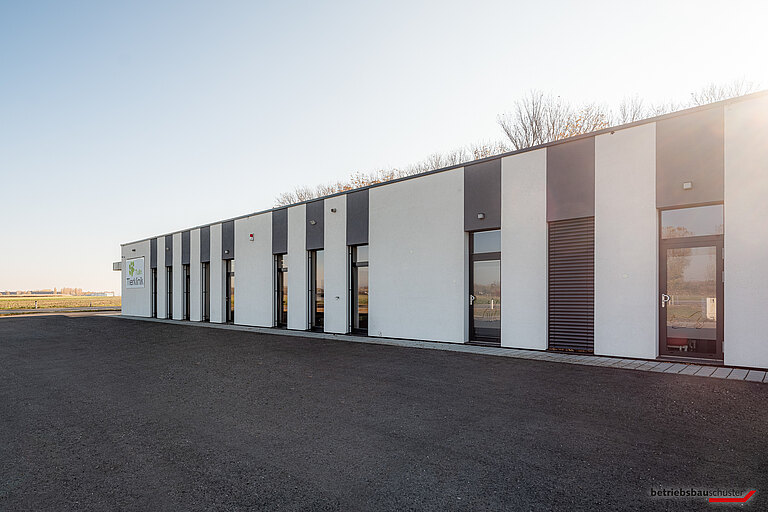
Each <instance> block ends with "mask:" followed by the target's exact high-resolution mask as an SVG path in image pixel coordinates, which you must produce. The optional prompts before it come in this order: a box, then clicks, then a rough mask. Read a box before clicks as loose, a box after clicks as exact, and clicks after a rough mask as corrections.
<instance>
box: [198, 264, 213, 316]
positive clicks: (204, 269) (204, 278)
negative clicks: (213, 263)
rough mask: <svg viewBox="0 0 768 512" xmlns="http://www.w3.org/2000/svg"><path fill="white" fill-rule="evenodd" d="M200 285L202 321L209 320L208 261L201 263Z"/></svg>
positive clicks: (209, 286) (209, 285)
mask: <svg viewBox="0 0 768 512" xmlns="http://www.w3.org/2000/svg"><path fill="white" fill-rule="evenodd" d="M201 274H202V275H201V279H200V287H201V289H202V302H203V322H210V321H211V294H210V293H209V291H208V290H210V288H211V272H210V266H209V264H208V263H203V264H202V265H201Z"/></svg>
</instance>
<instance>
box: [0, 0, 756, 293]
mask: <svg viewBox="0 0 768 512" xmlns="http://www.w3.org/2000/svg"><path fill="white" fill-rule="evenodd" d="M766 20H768V2H760V1H756V2H741V1H732V2H727V3H725V4H724V3H722V2H711V3H708V2H704V1H696V2H682V1H680V2H677V1H671V0H667V1H663V2H653V1H646V2H639V3H638V2H632V3H629V2H616V1H610V2H599V1H593V2H546V1H538V2H525V3H522V2H509V1H500V2H483V1H473V2H466V1H462V2H453V1H446V0H443V1H435V2H419V1H415V0H409V1H402V2H401V1H398V0H394V1H393V0H390V1H387V2H373V1H371V2H292V1H280V2H254V1H242V2H238V1H222V2H210V1H190V0H185V1H178V2H171V1H153V2H138V1H137V2H96V1H93V2H88V1H77V0H73V1H71V2H61V1H52V2H46V1H35V2H29V1H26V0H19V1H11V0H0V201H2V209H1V210H0V211H1V212H2V219H3V222H2V228H1V229H2V236H1V237H0V290H17V289H23V290H26V289H36V288H52V287H57V288H61V287H64V286H68V287H80V288H84V289H88V290H114V291H116V292H118V293H119V290H120V273H119V272H113V271H112V270H111V268H112V262H113V261H119V260H120V243H125V242H130V241H134V240H138V239H143V238H147V237H150V236H154V235H160V234H165V233H168V232H171V231H178V230H181V229H185V228H189V227H192V226H197V225H200V224H204V223H209V222H213V221H216V220H222V219H227V218H231V217H234V216H237V215H242V214H246V213H250V212H255V211H260V210H263V209H268V208H271V207H272V206H274V202H275V197H276V196H277V195H278V194H279V193H280V192H284V191H290V190H292V189H294V188H295V187H297V186H301V185H316V184H319V183H326V182H331V181H335V180H338V179H344V178H346V177H347V176H348V175H349V174H350V173H351V172H354V171H373V170H376V169H379V168H385V167H395V166H405V165H408V164H410V163H414V162H417V161H420V160H422V159H424V158H426V157H427V156H429V155H431V154H433V153H436V152H442V151H449V150H451V149H454V148H457V147H461V146H465V145H468V144H471V143H478V142H484V141H492V140H498V139H501V138H502V137H503V133H502V132H501V129H500V128H499V127H498V125H497V123H496V117H497V115H498V114H500V113H502V112H505V111H508V110H510V109H511V108H512V106H513V104H514V102H515V100H516V99H518V98H520V97H521V96H524V95H525V94H526V93H527V92H529V91H531V90H532V89H540V90H543V91H545V92H548V93H552V94H554V95H559V96H561V97H563V98H565V99H567V100H570V101H573V102H577V103H580V102H599V103H604V104H607V105H614V104H617V103H618V102H620V101H621V99H622V98H624V97H627V96H631V95H634V94H638V95H639V96H640V97H642V98H644V99H646V100H648V101H650V102H662V101H665V100H676V101H685V100H687V99H688V97H689V96H690V93H691V92H692V91H695V90H698V89H700V88H701V87H702V86H704V85H706V84H708V83H712V82H714V83H728V82H732V81H734V80H739V79H742V80H747V81H752V82H756V83H758V84H760V85H761V88H768V66H766V54H768V52H767V51H766V50H768V31H766V29H765V22H766Z"/></svg>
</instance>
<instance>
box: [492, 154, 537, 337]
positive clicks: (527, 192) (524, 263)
mask: <svg viewBox="0 0 768 512" xmlns="http://www.w3.org/2000/svg"><path fill="white" fill-rule="evenodd" d="M546 196H547V152H546V149H539V150H536V151H532V152H530V153H522V154H519V155H514V156H510V157H506V158H504V159H502V161H501V346H503V347H516V348H530V349H540V350H545V349H546V348H547V204H546Z"/></svg>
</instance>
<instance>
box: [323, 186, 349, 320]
mask: <svg viewBox="0 0 768 512" xmlns="http://www.w3.org/2000/svg"><path fill="white" fill-rule="evenodd" d="M323 208H325V213H324V221H323V222H324V230H325V233H324V244H323V254H324V257H325V261H324V263H325V318H324V322H325V332H333V333H340V334H343V333H346V332H347V331H348V330H349V283H348V279H349V258H348V249H347V197H346V196H344V195H342V196H336V197H331V198H328V199H326V200H325V201H324V204H323ZM333 209H335V210H336V211H335V212H332V211H331V210H333Z"/></svg>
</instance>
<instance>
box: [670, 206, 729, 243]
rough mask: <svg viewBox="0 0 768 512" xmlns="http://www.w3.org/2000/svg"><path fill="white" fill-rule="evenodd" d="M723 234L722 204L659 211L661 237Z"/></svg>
mask: <svg viewBox="0 0 768 512" xmlns="http://www.w3.org/2000/svg"><path fill="white" fill-rule="evenodd" d="M722 234H723V205H721V204H716V205H712V206H697V207H695V208H681V209H679V210H664V211H662V212H661V238H685V237H689V236H706V235H722Z"/></svg>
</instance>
